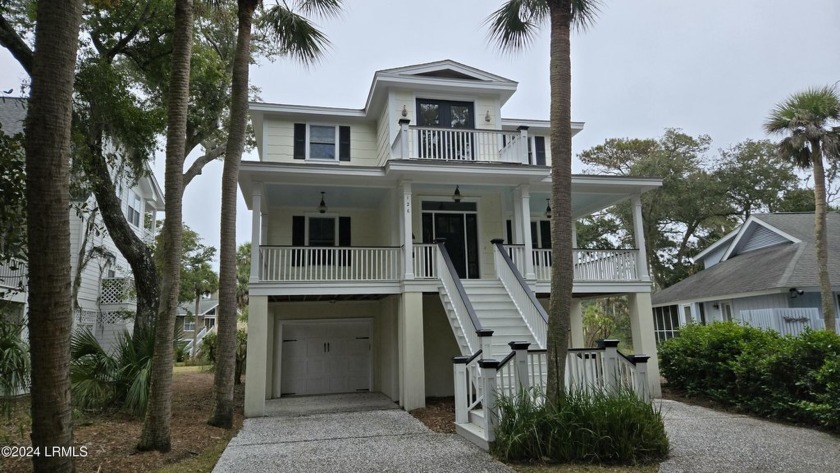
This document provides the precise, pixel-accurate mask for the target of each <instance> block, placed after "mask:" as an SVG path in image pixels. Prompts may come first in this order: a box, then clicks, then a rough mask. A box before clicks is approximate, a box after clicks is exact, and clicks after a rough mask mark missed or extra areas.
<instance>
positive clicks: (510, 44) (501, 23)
mask: <svg viewBox="0 0 840 473" xmlns="http://www.w3.org/2000/svg"><path fill="white" fill-rule="evenodd" d="M548 13H549V11H548V3H547V2H546V0H507V1H506V2H505V3H504V4H502V6H501V7H499V9H498V10H496V11H494V12H493V13H491V14H490V16H488V17H487V19H486V20H484V23H485V24H486V25H487V26H488V27H489V32H488V37H489V40H490V42H491V43H494V44H495V45H496V46H497V47H498V48H499V49H500V50H501V51H503V52H515V51H519V50H522V49H525V48H526V47H528V46H529V45H530V44H531V42H533V41H534V39H535V37H536V34H537V30H539V27H540V26H541V25H542V23H543V22H544V21H545V20H546V19H547V18H548Z"/></svg>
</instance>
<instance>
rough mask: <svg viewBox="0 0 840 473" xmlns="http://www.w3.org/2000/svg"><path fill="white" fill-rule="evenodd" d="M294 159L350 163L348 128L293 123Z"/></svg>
mask: <svg viewBox="0 0 840 473" xmlns="http://www.w3.org/2000/svg"><path fill="white" fill-rule="evenodd" d="M294 141H295V145H294V158H295V159H305V160H309V161H322V162H332V161H336V160H338V161H350V127H349V126H336V125H324V124H310V123H295V136H294Z"/></svg>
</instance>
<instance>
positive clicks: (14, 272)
mask: <svg viewBox="0 0 840 473" xmlns="http://www.w3.org/2000/svg"><path fill="white" fill-rule="evenodd" d="M28 273H29V271H28V269H27V266H26V263H23V262H22V261H17V260H11V261H8V262H5V263H0V287H2V288H4V289H11V290H13V291H25V290H26V285H27V284H28V280H27V274H28Z"/></svg>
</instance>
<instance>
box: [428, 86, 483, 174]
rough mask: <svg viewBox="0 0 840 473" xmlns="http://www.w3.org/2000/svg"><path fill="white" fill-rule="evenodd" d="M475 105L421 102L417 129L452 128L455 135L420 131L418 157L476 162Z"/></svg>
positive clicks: (451, 102)
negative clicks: (474, 151) (473, 130)
mask: <svg viewBox="0 0 840 473" xmlns="http://www.w3.org/2000/svg"><path fill="white" fill-rule="evenodd" d="M473 115H474V108H473V104H472V103H471V102H454V101H451V100H432V99H417V125H418V126H421V127H431V128H450V129H452V131H437V130H419V133H418V141H417V143H418V154H419V156H420V157H421V158H432V159H452V160H472V159H474V158H473V141H474V136H473V133H472V132H470V131H456V130H457V129H465V130H471V129H473V128H475V119H474V117H473Z"/></svg>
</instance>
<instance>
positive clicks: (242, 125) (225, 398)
mask: <svg viewBox="0 0 840 473" xmlns="http://www.w3.org/2000/svg"><path fill="white" fill-rule="evenodd" d="M257 3H258V2H257V0H239V2H238V8H237V17H238V19H239V28H238V31H237V35H236V53H235V55H234V59H233V77H232V82H231V105H230V123H229V125H228V127H229V128H228V138H227V146H226V149H225V165H224V169H223V171H222V222H221V235H220V241H219V245H220V248H219V316H218V320H217V323H218V328H217V329H216V330H217V331H216V333H217V339H216V340H217V343H218V348H217V350H218V351H217V355H216V373H215V379H214V381H213V398H214V401H215V409H214V412H213V416H212V417H211V418H210V420H209V421H208V423H209V424H210V425H214V426H217V427H223V428H226V429H229V428H231V427H232V426H233V385H234V375H235V370H236V283H237V281H236V188H237V180H238V178H239V163H240V161H241V160H242V152H243V150H244V148H245V130H246V125H247V122H248V66H249V64H250V62H251V23H252V21H253V16H254V9H255V8H256V7H257ZM259 211H260V209H254V212H259Z"/></svg>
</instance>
